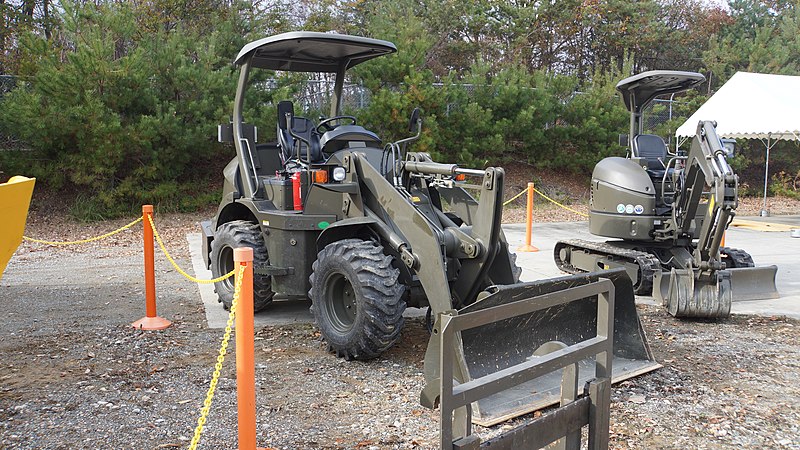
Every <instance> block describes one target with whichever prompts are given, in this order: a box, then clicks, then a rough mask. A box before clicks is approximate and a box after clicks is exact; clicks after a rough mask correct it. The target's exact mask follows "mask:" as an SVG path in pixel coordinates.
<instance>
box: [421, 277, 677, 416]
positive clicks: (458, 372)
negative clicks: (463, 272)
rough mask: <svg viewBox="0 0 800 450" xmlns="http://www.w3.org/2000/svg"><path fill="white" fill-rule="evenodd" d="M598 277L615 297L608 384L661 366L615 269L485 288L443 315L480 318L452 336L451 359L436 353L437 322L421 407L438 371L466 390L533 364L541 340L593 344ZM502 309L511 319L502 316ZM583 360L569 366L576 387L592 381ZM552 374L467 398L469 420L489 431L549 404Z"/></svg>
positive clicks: (435, 394) (587, 360)
mask: <svg viewBox="0 0 800 450" xmlns="http://www.w3.org/2000/svg"><path fill="white" fill-rule="evenodd" d="M601 277H602V278H605V279H607V280H609V281H608V283H610V284H611V285H612V286H613V291H614V297H615V301H614V302H613V305H612V306H613V309H612V310H611V312H610V313H609V314H610V317H611V318H612V319H611V320H613V327H610V328H609V332H610V333H613V334H612V336H613V339H612V342H613V348H612V356H613V371H609V375H610V376H611V379H612V381H613V382H619V381H622V380H626V379H628V378H632V377H634V376H637V375H641V374H644V373H647V372H650V371H652V370H655V369H658V368H659V367H661V365H660V364H658V363H657V362H656V361H655V360H654V358H653V354H652V352H651V351H650V348H649V346H648V344H647V339H646V337H645V334H644V330H643V329H642V326H641V323H640V322H639V316H638V314H637V313H636V307H635V304H634V295H633V288H632V285H631V282H630V279H629V278H628V276H627V275H626V273H625V271H624V270H623V269H617V270H611V271H606V272H602V273H589V274H581V275H571V276H565V277H560V278H554V279H549V280H542V281H535V282H530V283H518V284H514V285H508V286H492V287H490V288H488V289H487V290H486V291H485V292H484V293H483V294H482V296H481V298H480V299H479V300H478V301H477V302H475V303H474V304H472V305H469V306H467V307H465V308H463V309H461V310H459V311H457V312H455V311H449V312H446V314H447V315H455V316H467V317H469V316H468V314H470V313H475V312H481V314H482V315H481V317H484V319H482V320H481V321H480V323H478V325H475V326H473V327H471V328H469V329H464V330H463V331H460V332H459V333H456V334H455V335H454V338H453V340H452V348H453V352H452V353H451V352H450V351H447V350H443V348H447V347H448V346H450V343H449V342H448V343H447V344H446V345H444V347H442V345H443V344H442V341H441V339H442V329H441V327H442V326H443V324H444V320H443V319H440V320H437V322H436V325H435V326H434V330H433V334H432V335H431V340H430V342H429V345H428V352H427V354H426V357H425V374H426V386H425V388H424V389H423V392H422V395H421V400H420V401H421V403H422V404H423V405H424V406H427V407H430V408H433V407H435V406H436V405H437V404H438V400H439V396H440V390H439V389H440V387H439V384H440V383H441V381H442V377H441V375H440V374H441V373H443V372H441V371H442V367H446V368H447V374H453V376H452V378H453V379H454V380H455V382H457V383H459V385H460V386H464V387H463V389H467V388H468V387H470V386H472V385H475V384H476V383H477V382H476V381H475V380H478V379H485V377H491V376H492V374H494V373H501V372H502V373H505V372H508V371H513V370H514V369H513V368H514V367H518V366H520V365H523V366H524V365H529V364H531V362H532V361H535V360H536V358H535V357H534V356H535V355H534V353H535V352H536V351H537V349H539V348H540V347H541V346H542V345H545V344H547V343H549V342H561V343H563V344H565V345H567V346H576V345H582V344H580V343H581V342H583V341H586V340H592V339H599V338H598V337H597V336H598V331H597V330H598V308H599V306H598V298H601V297H602V295H601V296H600V297H598V293H597V292H596V284H597V283H598V280H599V279H600V278H601ZM600 303H603V302H602V301H600ZM509 311H512V312H515V313H516V314H514V315H509V313H508V312H509ZM443 317H444V316H443ZM557 353H558V352H557ZM448 355H451V356H448ZM589 356H590V355H589V353H587V354H586V355H584V356H583V357H582V358H579V359H577V360H576V361H575V362H577V365H578V380H579V384H583V383H585V382H587V381H589V380H590V379H592V378H593V377H595V371H596V369H597V367H596V365H595V360H594V359H593V358H591V357H589ZM552 370H555V369H551V371H550V372H549V373H545V372H542V373H540V374H539V375H537V376H536V377H535V378H534V379H531V380H530V381H526V382H524V383H521V384H516V385H507V386H505V388H504V389H503V390H502V391H499V392H493V393H492V395H486V396H484V397H482V398H480V399H477V398H476V399H474V400H470V403H471V414H470V415H471V419H472V422H474V423H477V424H479V425H482V426H491V425H494V424H497V423H500V422H502V421H505V420H507V419H510V418H513V417H516V416H519V415H522V414H526V413H529V412H532V411H535V410H537V409H541V408H544V407H546V406H549V405H552V404H555V403H557V402H558V401H559V398H560V386H561V379H560V376H559V374H558V373H556V372H552ZM447 376H449V375H447Z"/></svg>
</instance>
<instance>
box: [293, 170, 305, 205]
mask: <svg viewBox="0 0 800 450" xmlns="http://www.w3.org/2000/svg"><path fill="white" fill-rule="evenodd" d="M292 194H293V196H294V210H295V211H302V210H303V198H302V196H301V195H300V172H295V173H293V174H292Z"/></svg>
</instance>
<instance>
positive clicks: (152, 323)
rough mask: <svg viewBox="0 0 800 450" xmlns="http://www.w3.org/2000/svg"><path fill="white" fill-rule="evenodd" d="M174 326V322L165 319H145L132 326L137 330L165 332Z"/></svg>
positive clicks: (156, 317)
mask: <svg viewBox="0 0 800 450" xmlns="http://www.w3.org/2000/svg"><path fill="white" fill-rule="evenodd" d="M170 325H172V322H170V321H169V320H167V319H165V318H163V317H158V316H155V317H143V318H141V319H139V320H137V321H136V322H133V323H132V324H131V326H132V327H133V328H136V329H137V330H163V329H164V328H167V327H169V326H170Z"/></svg>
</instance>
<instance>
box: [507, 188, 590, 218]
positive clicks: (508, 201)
mask: <svg viewBox="0 0 800 450" xmlns="http://www.w3.org/2000/svg"><path fill="white" fill-rule="evenodd" d="M533 191H534V192H536V193H537V194H539V195H541V196H542V197H544V199H545V200H547V201H549V202H551V203H554V204H555V205H557V206H560V207H562V208H564V209H566V210H567V211H570V212H573V213H575V214H577V215H579V216H582V217H589V215H588V214H584V213H582V212H580V211H576V210H574V209H572V208H570V207H569V206H564V205H562V204H561V203H558V202H557V201H555V200H553V199H552V198H550V197H548V196H546V195H545V194H544V193H542V192H541V191H540V190H538V189H536V188H533ZM526 192H528V188H525V189H523V190H522V192H520V193H519V194H517V195H515V196H513V197H511V198H510V199H508V200H506V201H505V202H503V206H507V205H508V204H509V203H511V202H513V201H514V200H516V199H518V198H519V197H520V196H521V195H523V194H524V193H526Z"/></svg>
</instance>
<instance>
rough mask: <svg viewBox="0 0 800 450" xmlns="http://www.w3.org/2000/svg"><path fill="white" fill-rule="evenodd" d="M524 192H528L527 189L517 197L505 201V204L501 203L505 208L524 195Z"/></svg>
mask: <svg viewBox="0 0 800 450" xmlns="http://www.w3.org/2000/svg"><path fill="white" fill-rule="evenodd" d="M526 192H528V188H525V189H523V190H522V192H520V193H519V194H517V195H515V196H513V197H511V198H510V199H508V200H506V201H505V202H503V206H507V205H508V204H509V203H511V202H513V201H514V200H516V199H518V198H520V197H521V196H522V194H524V193H526Z"/></svg>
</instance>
